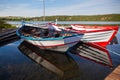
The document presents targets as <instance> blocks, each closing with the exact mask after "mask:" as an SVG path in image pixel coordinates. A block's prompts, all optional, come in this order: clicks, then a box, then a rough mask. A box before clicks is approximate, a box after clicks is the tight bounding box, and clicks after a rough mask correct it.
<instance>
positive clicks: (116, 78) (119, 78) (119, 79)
mask: <svg viewBox="0 0 120 80" xmlns="http://www.w3.org/2000/svg"><path fill="white" fill-rule="evenodd" d="M105 80H120V65H119V66H118V67H117V68H116V69H115V70H114V71H113V72H112V73H111V74H109V75H108V76H107V77H106V78H105Z"/></svg>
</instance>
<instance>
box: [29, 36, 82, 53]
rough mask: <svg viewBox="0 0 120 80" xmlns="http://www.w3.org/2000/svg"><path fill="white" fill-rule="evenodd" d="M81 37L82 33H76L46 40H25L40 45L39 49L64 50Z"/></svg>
mask: <svg viewBox="0 0 120 80" xmlns="http://www.w3.org/2000/svg"><path fill="white" fill-rule="evenodd" d="M81 38H82V35H77V36H72V37H67V38H64V39H60V40H48V41H33V40H27V41H28V42H29V43H32V44H33V45H35V46H38V47H40V48H41V49H49V50H53V51H60V52H65V51H67V50H68V48H70V47H72V46H74V45H75V44H77V43H78V42H79V41H80V39H81Z"/></svg>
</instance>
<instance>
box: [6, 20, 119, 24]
mask: <svg viewBox="0 0 120 80" xmlns="http://www.w3.org/2000/svg"><path fill="white" fill-rule="evenodd" d="M27 22H28V23H34V24H41V23H48V22H53V21H45V22H40V21H34V22H33V21H27ZM8 23H9V24H14V25H18V24H21V21H8ZM57 23H58V24H115V25H119V24H120V22H119V21H58V22H57Z"/></svg>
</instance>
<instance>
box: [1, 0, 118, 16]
mask: <svg viewBox="0 0 120 80" xmlns="http://www.w3.org/2000/svg"><path fill="white" fill-rule="evenodd" d="M36 1H43V0H36ZM46 1H49V2H50V1H51V2H53V4H52V3H51V4H50V5H48V4H46V6H47V7H46V9H45V11H46V15H47V16H50V15H94V14H110V13H120V6H119V3H120V0H89V1H88V0H84V1H80V2H78V3H76V4H73V5H69V4H68V5H62V3H59V4H61V5H62V6H61V5H56V6H55V7H54V6H53V5H54V4H57V0H46ZM54 1H56V3H55V2H54ZM40 4H42V3H40ZM1 15H2V16H26V17H29V16H43V6H42V5H41V6H40V7H39V5H38V4H37V7H36V6H35V5H33V4H29V3H20V4H11V5H9V6H7V7H6V8H5V9H4V10H2V11H1V12H0V16H1Z"/></svg>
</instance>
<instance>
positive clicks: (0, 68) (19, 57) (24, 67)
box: [0, 30, 120, 80]
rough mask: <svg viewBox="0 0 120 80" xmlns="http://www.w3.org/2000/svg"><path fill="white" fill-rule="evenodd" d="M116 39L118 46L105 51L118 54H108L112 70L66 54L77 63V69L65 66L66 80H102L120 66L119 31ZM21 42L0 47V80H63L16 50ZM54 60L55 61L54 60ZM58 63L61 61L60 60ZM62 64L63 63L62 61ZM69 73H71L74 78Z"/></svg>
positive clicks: (112, 46)
mask: <svg viewBox="0 0 120 80" xmlns="http://www.w3.org/2000/svg"><path fill="white" fill-rule="evenodd" d="M117 39H118V42H119V44H116V45H108V46H107V49H109V50H112V51H114V52H116V53H117V54H118V55H116V54H114V53H111V52H110V55H111V58H112V61H113V65H114V67H113V69H110V68H108V67H106V66H102V65H100V64H97V63H94V62H92V61H89V60H86V59H83V58H81V57H79V56H77V55H74V54H71V53H68V54H69V55H71V56H72V58H73V59H74V60H75V61H74V62H75V63H77V65H76V66H77V68H76V67H75V68H71V66H69V65H68V66H67V68H68V69H66V72H68V76H69V79H68V80H104V78H105V77H106V76H108V75H109V74H110V73H111V72H112V71H113V70H114V69H115V68H116V67H117V66H118V65H120V56H119V55H120V30H119V32H118V34H117ZM21 42H22V40H19V41H17V42H14V43H11V44H8V45H5V46H3V47H0V80H63V79H61V78H60V77H59V76H58V75H56V74H55V73H53V72H51V71H49V70H47V69H46V68H44V67H42V66H41V65H39V64H37V63H36V62H34V61H33V60H31V59H30V58H29V57H27V56H26V55H24V54H23V53H22V52H21V51H20V50H19V49H18V46H19V45H20V44H21ZM43 52H44V54H48V53H55V54H57V53H56V52H45V51H43ZM54 60H55V61H56V59H54ZM59 60H60V59H59ZM60 61H62V59H61V60H60ZM60 61H59V62H60ZM63 63H65V61H64V60H63ZM63 65H67V64H63ZM63 65H62V66H63ZM58 67H60V66H58ZM72 70H74V71H72ZM74 72H76V74H74ZM69 73H73V75H74V76H73V75H72V74H69ZM65 80H67V79H65Z"/></svg>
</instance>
